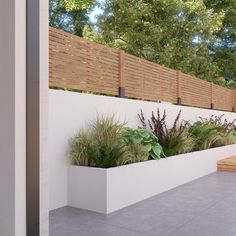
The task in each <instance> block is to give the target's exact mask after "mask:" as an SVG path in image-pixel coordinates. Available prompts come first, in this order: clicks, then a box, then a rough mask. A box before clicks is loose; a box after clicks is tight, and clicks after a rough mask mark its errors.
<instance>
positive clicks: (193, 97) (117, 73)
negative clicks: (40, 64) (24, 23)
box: [49, 28, 236, 111]
mask: <svg viewBox="0 0 236 236" xmlns="http://www.w3.org/2000/svg"><path fill="white" fill-rule="evenodd" d="M49 39H50V40H49V67H50V70H49V71H50V86H51V87H59V88H64V89H74V90H79V91H88V92H95V93H99V94H106V95H113V96H120V97H129V98H135V99H142V100H149V101H163V102H170V103H177V104H182V105H187V106H195V107H202V108H214V109H219V110H226V111H232V110H235V109H236V90H231V89H227V88H224V87H221V86H218V85H215V84H213V83H210V82H207V81H204V80H201V79H198V78H196V77H193V76H191V75H187V74H184V73H182V72H181V71H177V70H173V69H170V68H167V67H164V66H161V65H158V64H156V63H154V62H150V61H147V60H145V59H142V58H139V57H136V56H133V55H129V54H127V53H125V52H123V51H122V50H116V49H112V48H109V47H107V46H103V45H100V44H97V43H95V42H92V41H89V40H86V39H83V38H81V37H78V36H75V35H72V34H69V33H66V32H64V31H61V30H58V29H54V28H50V30H49Z"/></svg>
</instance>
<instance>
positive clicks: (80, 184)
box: [68, 144, 236, 214]
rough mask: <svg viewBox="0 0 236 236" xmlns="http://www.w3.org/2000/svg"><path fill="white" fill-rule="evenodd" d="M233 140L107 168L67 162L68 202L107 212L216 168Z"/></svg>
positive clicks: (234, 149) (232, 150) (233, 151)
mask: <svg viewBox="0 0 236 236" xmlns="http://www.w3.org/2000/svg"><path fill="white" fill-rule="evenodd" d="M233 155H236V144H235V145H229V146H225V147H219V148H214V149H209V150H205V151H199V152H192V153H188V154H182V155H178V156H173V157H169V158H166V159H161V160H158V161H146V162H141V163H135V164H131V165H126V166H120V167H115V168H110V169H101V168H92V167H81V166H71V167H70V169H69V178H68V181H69V182H68V204H69V206H72V207H77V208H82V209H86V210H91V211H96V212H100V213H105V214H108V213H111V212H114V211H116V210H119V209H121V208H124V207H127V206H129V205H132V204H134V203H137V202H139V201H142V200H144V199H147V198H149V197H152V196H154V195H156V194H159V193H162V192H165V191H167V190H170V189H172V188H175V187H177V186H179V185H182V184H185V183H187V182H190V181H192V180H194V179H197V178H200V177H202V176H205V175H208V174H210V173H212V172H215V171H216V170H217V161H218V160H221V159H224V158H227V157H230V156H233Z"/></svg>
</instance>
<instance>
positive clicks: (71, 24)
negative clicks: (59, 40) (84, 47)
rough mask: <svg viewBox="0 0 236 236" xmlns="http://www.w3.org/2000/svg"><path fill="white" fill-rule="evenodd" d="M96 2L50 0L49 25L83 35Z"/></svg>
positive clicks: (88, 0) (90, 0)
mask: <svg viewBox="0 0 236 236" xmlns="http://www.w3.org/2000/svg"><path fill="white" fill-rule="evenodd" d="M94 3H95V0H87V1H82V0H81V1H80V0H50V7H49V25H50V26H52V27H55V28H59V29H62V30H65V31H69V32H71V33H74V34H75V35H78V36H83V30H84V27H85V26H86V25H88V24H89V23H90V21H89V16H88V13H89V11H90V10H91V8H92V7H93V5H94Z"/></svg>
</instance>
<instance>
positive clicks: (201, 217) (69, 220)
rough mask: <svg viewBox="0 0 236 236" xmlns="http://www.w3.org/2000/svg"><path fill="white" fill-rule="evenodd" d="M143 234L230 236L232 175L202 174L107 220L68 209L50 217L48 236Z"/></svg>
mask: <svg viewBox="0 0 236 236" xmlns="http://www.w3.org/2000/svg"><path fill="white" fill-rule="evenodd" d="M170 174H171V173H170ZM157 181H161V180H157ZM137 184H138V183H137ZM148 235H149V236H169V235H170V236H235V235H236V173H224V172H219V173H214V174H211V175H208V176H206V177H203V178H201V179H198V180H196V181H193V182H191V183H188V184H185V185H183V186H181V187H178V188H175V189H173V190H170V191H168V192H165V193H163V194H160V195H158V196H155V197H152V198H150V199H148V200H145V201H142V202H140V203H137V204H135V205H133V206H130V207H127V208H125V209H122V210H120V211H117V212H114V213H112V214H110V215H108V216H106V215H103V214H98V213H93V212H89V211H84V210H79V209H75V208H71V207H64V208H61V209H58V210H54V211H52V212H50V236H148Z"/></svg>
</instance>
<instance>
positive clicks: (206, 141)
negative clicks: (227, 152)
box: [190, 115, 236, 151]
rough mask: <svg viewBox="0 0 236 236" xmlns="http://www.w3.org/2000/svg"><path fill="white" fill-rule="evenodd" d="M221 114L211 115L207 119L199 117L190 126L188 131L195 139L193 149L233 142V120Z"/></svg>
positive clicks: (234, 137)
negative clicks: (230, 120) (224, 117)
mask: <svg viewBox="0 0 236 236" xmlns="http://www.w3.org/2000/svg"><path fill="white" fill-rule="evenodd" d="M223 116H224V115H222V116H211V117H210V118H209V119H206V118H201V117H200V120H199V121H197V122H195V123H194V124H193V125H191V126H190V132H191V133H192V135H193V136H194V137H195V140H196V142H195V146H194V150H195V151H198V150H204V149H209V148H212V147H219V146H224V145H229V144H234V143H235V141H236V136H235V120H233V121H232V122H229V121H227V120H226V119H223Z"/></svg>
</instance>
